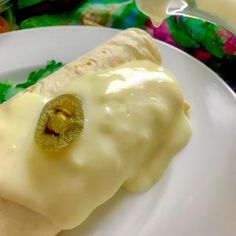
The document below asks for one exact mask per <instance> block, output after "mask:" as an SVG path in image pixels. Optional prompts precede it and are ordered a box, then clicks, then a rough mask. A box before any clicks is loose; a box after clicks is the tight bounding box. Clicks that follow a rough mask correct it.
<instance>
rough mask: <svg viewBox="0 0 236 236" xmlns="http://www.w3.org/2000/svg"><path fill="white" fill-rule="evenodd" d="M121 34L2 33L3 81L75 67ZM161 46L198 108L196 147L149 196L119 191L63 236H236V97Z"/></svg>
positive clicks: (81, 30)
mask: <svg viewBox="0 0 236 236" xmlns="http://www.w3.org/2000/svg"><path fill="white" fill-rule="evenodd" d="M115 33H117V30H114V29H107V28H92V27H75V26H74V27H73V26H72V27H53V28H42V29H33V30H23V31H19V32H12V33H8V34H2V35H0V79H1V80H2V79H14V80H22V79H23V78H24V77H25V76H26V75H27V73H28V72H29V71H30V70H32V69H34V68H37V67H38V66H41V65H44V64H45V63H46V61H47V60H50V59H56V60H60V61H63V62H68V61H70V60H72V59H74V58H76V57H78V56H79V55H81V54H83V53H85V52H87V51H88V50H89V49H92V48H94V47H95V46H97V45H98V44H99V43H101V42H103V41H104V40H105V39H108V38H110V37H111V36H113V35H114V34H115ZM157 46H158V47H159V49H160V52H161V55H162V58H163V65H164V66H166V67H167V68H168V69H169V70H171V71H172V72H173V73H174V74H175V76H176V77H177V79H178V80H179V81H180V84H181V86H182V88H183V92H184V95H185V96H186V99H187V100H188V101H189V102H190V103H191V104H192V109H191V112H190V119H191V122H192V128H193V134H192V138H191V141H190V143H189V144H188V146H187V147H186V148H185V149H184V150H182V151H181V152H180V153H179V154H178V155H177V156H176V157H175V158H174V160H173V161H172V163H171V165H170V166H169V168H168V170H167V171H166V172H165V175H164V176H163V177H162V179H161V181H159V182H158V183H157V184H156V185H155V186H154V187H153V188H152V189H151V190H150V191H148V192H146V193H143V194H128V193H124V192H121V191H120V192H118V193H117V195H116V196H115V197H114V198H113V199H112V200H110V201H109V202H107V203H106V204H105V205H103V206H101V207H99V208H98V209H97V210H96V211H95V212H94V213H93V214H92V215H91V216H90V217H89V218H88V220H87V221H86V222H85V223H83V224H82V225H81V226H79V227H78V228H77V229H75V230H73V231H68V232H64V233H61V234H60V236H62V235H63V236H235V235H236V223H235V222H236V97H235V94H233V92H232V91H231V90H230V89H229V88H228V87H227V86H226V85H225V84H224V83H223V82H222V80H221V79H220V78H219V77H217V76H216V74H214V73H213V72H212V71H211V70H209V69H208V68H207V67H205V66H204V65H203V64H201V63H200V62H198V61H197V60H195V59H193V58H192V57H190V56H188V55H186V54H185V53H183V52H181V51H179V50H176V49H175V48H173V47H170V46H168V45H166V44H164V43H161V42H158V41H157ZM62 204H63V203H62ZM78 204H79V202H78Z"/></svg>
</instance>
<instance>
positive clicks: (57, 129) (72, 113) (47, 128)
mask: <svg viewBox="0 0 236 236" xmlns="http://www.w3.org/2000/svg"><path fill="white" fill-rule="evenodd" d="M83 127H84V111H83V107H82V102H81V100H80V98H79V97H78V96H76V95H73V94H63V95H60V96H58V97H56V98H55V99H53V100H51V101H49V102H48V103H47V104H46V105H45V106H44V108H43V110H42V112H41V115H40V118H39V120H38V123H37V126H36V129H35V134H34V139H35V143H36V144H37V145H38V146H39V147H40V148H42V149H44V150H50V151H56V150H58V149H61V148H64V147H66V146H68V145H69V144H70V143H71V142H73V141H74V140H75V139H77V138H78V137H79V136H80V134H81V132H82V130H83Z"/></svg>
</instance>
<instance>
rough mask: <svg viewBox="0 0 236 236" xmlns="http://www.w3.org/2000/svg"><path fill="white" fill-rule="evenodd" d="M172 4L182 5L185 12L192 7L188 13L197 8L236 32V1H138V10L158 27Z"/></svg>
mask: <svg viewBox="0 0 236 236" xmlns="http://www.w3.org/2000/svg"><path fill="white" fill-rule="evenodd" d="M170 2H172V3H171V4H173V5H174V4H176V3H177V5H176V6H180V5H181V7H180V10H184V8H185V7H186V6H188V5H190V6H191V7H190V8H188V12H191V9H192V10H193V11H194V9H195V8H196V9H195V10H201V11H205V12H207V13H209V14H211V15H212V16H216V17H218V18H220V19H222V20H224V21H225V22H226V23H227V24H228V25H229V26H231V27H232V28H234V29H235V30H236V17H235V11H236V0H195V1H192V0H186V1H184V0H177V1H176V0H175V1H174V0H172V1H171V0H136V3H137V6H138V8H139V9H140V10H141V11H143V12H144V13H145V14H146V15H148V16H149V17H150V18H151V19H152V21H153V23H154V24H155V25H157V26H158V25H160V24H161V22H162V21H163V20H164V19H165V18H167V16H168V14H167V12H168V11H167V9H168V6H169V4H170ZM180 2H181V4H180ZM193 2H194V3H195V4H196V7H195V6H194V5H193V4H191V3H193Z"/></svg>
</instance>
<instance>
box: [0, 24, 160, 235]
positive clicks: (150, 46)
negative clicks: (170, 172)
mask: <svg viewBox="0 0 236 236" xmlns="http://www.w3.org/2000/svg"><path fill="white" fill-rule="evenodd" d="M91 40H92V39H91ZM68 43H69V42H68ZM144 59H147V60H150V61H152V62H154V63H156V64H160V63H161V58H160V54H159V52H158V50H157V48H156V46H155V44H154V42H153V41H152V39H151V37H150V36H149V35H148V34H147V33H146V32H144V31H142V30H140V29H128V30H125V31H122V32H120V33H118V34H117V35H116V36H115V37H114V38H112V39H111V40H109V41H107V42H105V43H104V44H102V45H101V46H99V47H98V48H96V49H94V50H92V51H91V52H89V53H87V54H86V55H84V56H82V57H80V58H78V59H76V60H74V61H72V62H71V63H69V64H67V65H65V66H64V67H62V68H61V69H60V70H58V71H57V72H55V73H53V74H52V75H50V76H48V77H47V78H45V79H44V80H42V81H40V82H38V83H37V84H36V85H33V86H32V87H30V88H28V89H27V90H26V91H24V92H32V93H37V94H41V95H44V96H49V97H51V96H53V95H54V94H55V93H56V92H57V91H58V90H59V89H61V88H63V87H64V86H65V85H66V84H68V83H69V82H70V80H71V79H72V78H75V77H77V78H78V75H82V74H84V73H86V72H87V71H96V70H99V69H106V68H112V67H116V66H120V65H121V64H123V63H125V62H128V61H132V60H144ZM68 75H70V76H68ZM71 75H72V76H71ZM73 75H75V76H73ZM18 96H19V95H18ZM12 99H14V97H13V98H12ZM7 102H9V103H10V102H11V100H9V101H7ZM0 193H1V191H0ZM59 231H60V229H58V228H57V227H56V226H54V225H53V224H52V223H51V222H50V221H49V220H48V219H47V218H45V217H44V216H41V215H40V214H38V213H35V212H33V211H32V210H30V209H28V208H27V207H24V206H20V205H18V204H17V203H13V202H11V201H8V200H4V199H1V198H0V235H1V236H16V235H17V236H54V235H56V234H57V233H58V232H59Z"/></svg>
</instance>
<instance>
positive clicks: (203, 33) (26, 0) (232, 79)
mask: <svg viewBox="0 0 236 236" xmlns="http://www.w3.org/2000/svg"><path fill="white" fill-rule="evenodd" d="M16 9H17V11H16V20H17V25H18V29H25V28H33V27H42V26H53V25H77V24H78V25H100V26H107V27H113V28H118V29H126V28H129V27H139V28H142V29H144V30H146V31H147V32H149V33H150V34H151V35H152V36H153V37H154V38H156V39H159V40H162V41H164V42H167V43H169V44H171V45H173V46H175V47H178V48H180V49H182V50H184V51H186V52H187V53H189V54H190V55H192V56H194V57H195V58H197V59H199V60H200V61H202V62H203V63H205V64H206V65H207V66H209V67H210V68H211V69H212V70H214V71H215V72H216V73H218V74H219V75H220V76H221V77H222V78H223V79H224V80H225V81H226V82H227V83H228V84H229V85H230V86H231V88H232V89H233V90H234V91H236V36H234V35H233V34H232V33H231V32H229V31H227V30H226V29H224V28H222V27H220V26H216V25H213V24H210V23H208V22H205V21H202V20H198V19H193V18H189V17H183V16H171V17H169V18H167V19H166V20H165V21H164V22H163V23H162V24H161V26H160V27H155V26H154V25H153V24H152V22H151V21H150V19H149V18H148V17H147V16H145V15H144V14H143V13H141V12H140V11H139V10H138V9H137V7H136V4H135V2H134V1H133V0H87V1H79V0H77V1H74V0H18V1H17V2H16Z"/></svg>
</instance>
